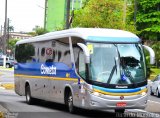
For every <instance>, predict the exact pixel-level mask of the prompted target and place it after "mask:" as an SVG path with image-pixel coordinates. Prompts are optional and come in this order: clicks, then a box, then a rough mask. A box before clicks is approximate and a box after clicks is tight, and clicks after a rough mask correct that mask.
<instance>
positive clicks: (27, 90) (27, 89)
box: [25, 85, 34, 105]
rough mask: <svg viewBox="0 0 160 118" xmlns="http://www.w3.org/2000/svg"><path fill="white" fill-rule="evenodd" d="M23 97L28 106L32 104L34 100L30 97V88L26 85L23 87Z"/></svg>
mask: <svg viewBox="0 0 160 118" xmlns="http://www.w3.org/2000/svg"><path fill="white" fill-rule="evenodd" d="M25 95H26V102H27V104H29V105H31V104H33V101H34V100H33V98H32V97H31V90H30V86H29V85H27V86H26V87H25Z"/></svg>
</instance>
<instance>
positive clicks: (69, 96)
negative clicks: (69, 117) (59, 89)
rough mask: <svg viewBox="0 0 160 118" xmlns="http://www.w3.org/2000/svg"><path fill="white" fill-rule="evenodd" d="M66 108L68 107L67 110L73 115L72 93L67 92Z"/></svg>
mask: <svg viewBox="0 0 160 118" xmlns="http://www.w3.org/2000/svg"><path fill="white" fill-rule="evenodd" d="M67 106H68V110H69V112H70V113H72V114H73V113H75V107H74V105H73V96H72V93H71V91H70V92H69V94H68V97H67Z"/></svg>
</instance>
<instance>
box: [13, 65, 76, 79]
mask: <svg viewBox="0 0 160 118" xmlns="http://www.w3.org/2000/svg"><path fill="white" fill-rule="evenodd" d="M42 64H43V65H44V66H45V67H51V66H52V65H53V67H56V75H55V74H41V65H42ZM66 73H68V74H69V75H70V76H69V77H70V78H78V77H77V75H76V73H75V69H74V67H73V66H72V68H70V67H68V66H67V65H66V64H64V63H59V62H55V63H54V62H50V63H37V62H34V63H18V64H16V65H15V74H24V75H30V76H53V77H61V78H65V77H66Z"/></svg>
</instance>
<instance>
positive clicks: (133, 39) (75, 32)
mask: <svg viewBox="0 0 160 118" xmlns="http://www.w3.org/2000/svg"><path fill="white" fill-rule="evenodd" d="M69 36H71V37H79V38H82V39H84V40H86V41H94V42H120V43H126V42H127V43H137V42H140V41H141V40H140V39H139V38H138V37H137V36H136V35H135V34H133V33H131V32H128V31H123V30H117V29H105V28H73V29H67V30H62V31H54V32H50V33H46V34H43V35H40V36H36V37H31V38H29V39H24V40H20V41H18V42H17V43H16V44H23V43H30V42H37V41H45V40H50V39H58V38H64V37H69Z"/></svg>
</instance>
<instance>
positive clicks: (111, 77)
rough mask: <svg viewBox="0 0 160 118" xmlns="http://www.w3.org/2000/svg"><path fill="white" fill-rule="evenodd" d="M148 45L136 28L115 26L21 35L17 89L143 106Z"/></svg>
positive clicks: (89, 105)
mask: <svg viewBox="0 0 160 118" xmlns="http://www.w3.org/2000/svg"><path fill="white" fill-rule="evenodd" d="M143 47H144V48H146V49H147V50H148V51H149V53H150V62H151V64H153V63H154V56H155V54H154V52H153V50H152V49H151V48H150V47H148V46H143V45H142V44H141V40H140V39H139V38H138V37H137V36H136V35H134V34H132V33H130V32H127V31H122V30H115V29H101V28H74V29H68V30H63V31H56V32H50V33H47V34H44V35H41V36H36V37H33V38H29V39H24V40H20V41H18V42H17V43H16V50H15V60H16V64H15V70H14V76H15V92H16V93H17V94H19V95H21V96H23V95H24V96H26V102H27V103H28V104H32V103H33V102H34V101H35V100H36V99H42V100H46V101H52V102H56V103H62V104H66V105H67V106H68V110H69V112H71V113H73V112H74V111H75V108H76V107H79V108H84V109H94V110H105V109H114V110H115V111H116V112H124V111H125V109H143V108H145V107H146V105H147V90H148V89H147V76H146V72H147V70H146V62H145V56H144V52H143Z"/></svg>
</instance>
